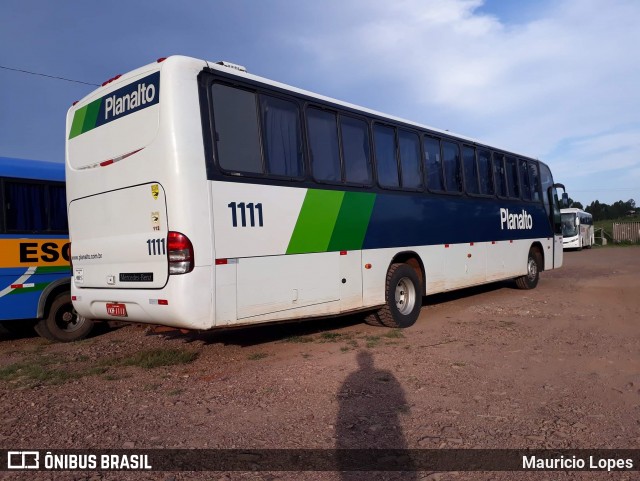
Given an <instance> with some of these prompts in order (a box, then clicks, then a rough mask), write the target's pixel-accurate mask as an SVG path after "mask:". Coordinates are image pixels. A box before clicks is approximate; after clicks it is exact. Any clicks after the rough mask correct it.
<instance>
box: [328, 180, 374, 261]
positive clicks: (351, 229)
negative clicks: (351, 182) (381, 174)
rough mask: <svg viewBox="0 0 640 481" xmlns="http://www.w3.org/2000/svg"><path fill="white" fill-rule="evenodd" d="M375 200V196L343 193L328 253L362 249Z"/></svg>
mask: <svg viewBox="0 0 640 481" xmlns="http://www.w3.org/2000/svg"><path fill="white" fill-rule="evenodd" d="M375 200H376V195H375V194H370V193H361V192H345V194H344V199H343V201H342V206H341V207H340V213H339V214H338V219H337V221H336V225H335V227H334V229H333V235H332V236H331V241H330V242H329V249H328V250H329V251H350V250H359V249H362V243H363V242H364V236H365V235H366V233H367V227H369V220H370V219H371V212H372V211H373V204H374V202H375Z"/></svg>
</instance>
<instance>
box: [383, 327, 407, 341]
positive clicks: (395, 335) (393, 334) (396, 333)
mask: <svg viewBox="0 0 640 481" xmlns="http://www.w3.org/2000/svg"><path fill="white" fill-rule="evenodd" d="M383 336H384V337H388V338H390V339H402V338H403V337H404V334H403V333H402V329H391V330H390V331H388V332H386V333H384V334H383Z"/></svg>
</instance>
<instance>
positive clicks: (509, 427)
mask: <svg viewBox="0 0 640 481" xmlns="http://www.w3.org/2000/svg"><path fill="white" fill-rule="evenodd" d="M639 271H640V248H634V247H627V248H605V249H602V248H601V249H595V248H594V249H591V250H584V251H581V252H567V253H565V265H564V267H563V268H562V269H560V270H556V271H551V272H545V273H543V274H542V276H541V280H540V283H539V285H538V287H537V288H536V289H535V290H531V291H522V290H518V289H516V288H515V286H514V285H513V284H512V283H497V284H492V285H489V286H483V287H480V288H473V289H466V290H463V291H458V292H455V293H449V294H446V295H437V296H429V297H427V298H425V299H424V303H423V304H424V307H423V309H422V313H421V316H420V318H419V320H418V322H417V323H416V325H415V326H413V327H411V328H409V329H406V330H393V329H386V328H376V327H371V326H367V325H365V324H362V323H361V322H360V319H359V318H358V317H349V318H340V319H325V320H320V321H313V322H305V323H297V324H287V325H277V326H264V327H257V328H251V329H241V330H233V331H212V332H205V333H182V332H179V331H166V332H156V331H154V330H152V329H150V328H148V327H144V326H124V327H119V328H115V329H110V330H104V331H103V332H102V333H101V334H100V335H97V336H94V337H92V338H91V339H88V340H85V341H82V342H79V343H74V344H51V343H48V342H46V341H44V340H42V339H40V338H37V337H24V338H15V337H13V338H12V337H9V336H7V335H4V336H3V337H0V366H1V367H0V409H1V410H2V416H1V418H0V447H2V448H3V449H29V448H31V449H86V448H92V449H106V448H117V449H130V448H209V449H216V448H243V449H245V448H287V449H289V448H291V449H299V448H300V449H301V448H314V449H315V448H317V449H333V448H335V447H353V448H368V447H376V448H420V449H429V448H532V449H533V448H616V449H618V448H619V449H622V448H639V447H640V356H639V353H640V323H639V322H638V321H639V320H640V275H639V274H638V272H639ZM140 353H143V355H140ZM149 359H151V360H152V361H153V360H155V361H154V362H155V364H153V362H152V365H147V364H145V360H146V361H148V360H149ZM166 363H174V365H169V366H167V365H164V366H163V365H161V364H166ZM637 473H638V472H637V471H636V472H631V473H629V472H627V473H623V472H618V473H610V474H607V473H580V472H546V473H544V472H536V473H532V472H527V473H510V472H487V473H470V472H446V473H433V472H417V473H405V474H404V475H402V476H400V477H398V478H397V479H428V480H437V479H439V480H443V481H444V480H467V479H469V480H511V479H516V480H521V479H522V480H528V479H531V480H534V479H535V480H546V479H548V480H556V479H586V480H591V479H594V480H595V479H598V480H599V479H616V480H623V479H638V477H634V476H636V475H637ZM390 476H391V475H387V474H382V475H380V474H378V475H375V474H367V473H355V474H352V475H351V477H348V476H341V475H340V474H339V473H334V472H320V473H311V472H303V473H291V472H272V473H265V472H254V473H250V472H247V473H235V472H231V473H222V472H200V473H194V472H146V473H122V472H120V473H118V472H95V471H94V472H89V471H87V472H56V473H45V472H39V473H27V474H18V473H8V472H5V473H0V479H25V480H26V479H29V480H31V479H37V480H40V479H42V480H45V479H55V480H120V479H132V480H146V479H149V480H163V481H174V480H175V481H177V480H182V479H206V480H224V481H228V480H235V479H266V480H274V481H275V480H285V479H286V480H298V479H314V480H315V479H318V480H325V479H326V480H338V479H387V478H389V477H390ZM393 476H398V474H397V473H396V474H393Z"/></svg>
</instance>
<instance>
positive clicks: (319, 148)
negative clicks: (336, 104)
mask: <svg viewBox="0 0 640 481" xmlns="http://www.w3.org/2000/svg"><path fill="white" fill-rule="evenodd" d="M307 125H308V130H309V135H308V137H309V152H310V153H311V170H312V172H313V178H314V179H316V180H319V181H329V182H341V181H342V173H341V169H340V153H339V150H338V128H337V116H336V114H335V113H334V112H328V111H326V110H320V109H317V108H309V109H307Z"/></svg>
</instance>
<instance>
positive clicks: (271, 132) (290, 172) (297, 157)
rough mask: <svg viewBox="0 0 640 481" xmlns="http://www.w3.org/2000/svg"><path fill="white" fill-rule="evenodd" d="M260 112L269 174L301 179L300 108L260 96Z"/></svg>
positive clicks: (265, 159)
mask: <svg viewBox="0 0 640 481" xmlns="http://www.w3.org/2000/svg"><path fill="white" fill-rule="evenodd" d="M260 109H261V113H262V136H263V139H264V161H265V166H266V169H267V173H269V174H273V175H280V176H285V177H301V176H302V175H303V174H304V171H303V168H302V134H301V130H300V114H299V112H298V106H297V105H296V104H295V103H293V102H290V101H288V100H284V99H280V98H277V97H271V96H269V95H260Z"/></svg>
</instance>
